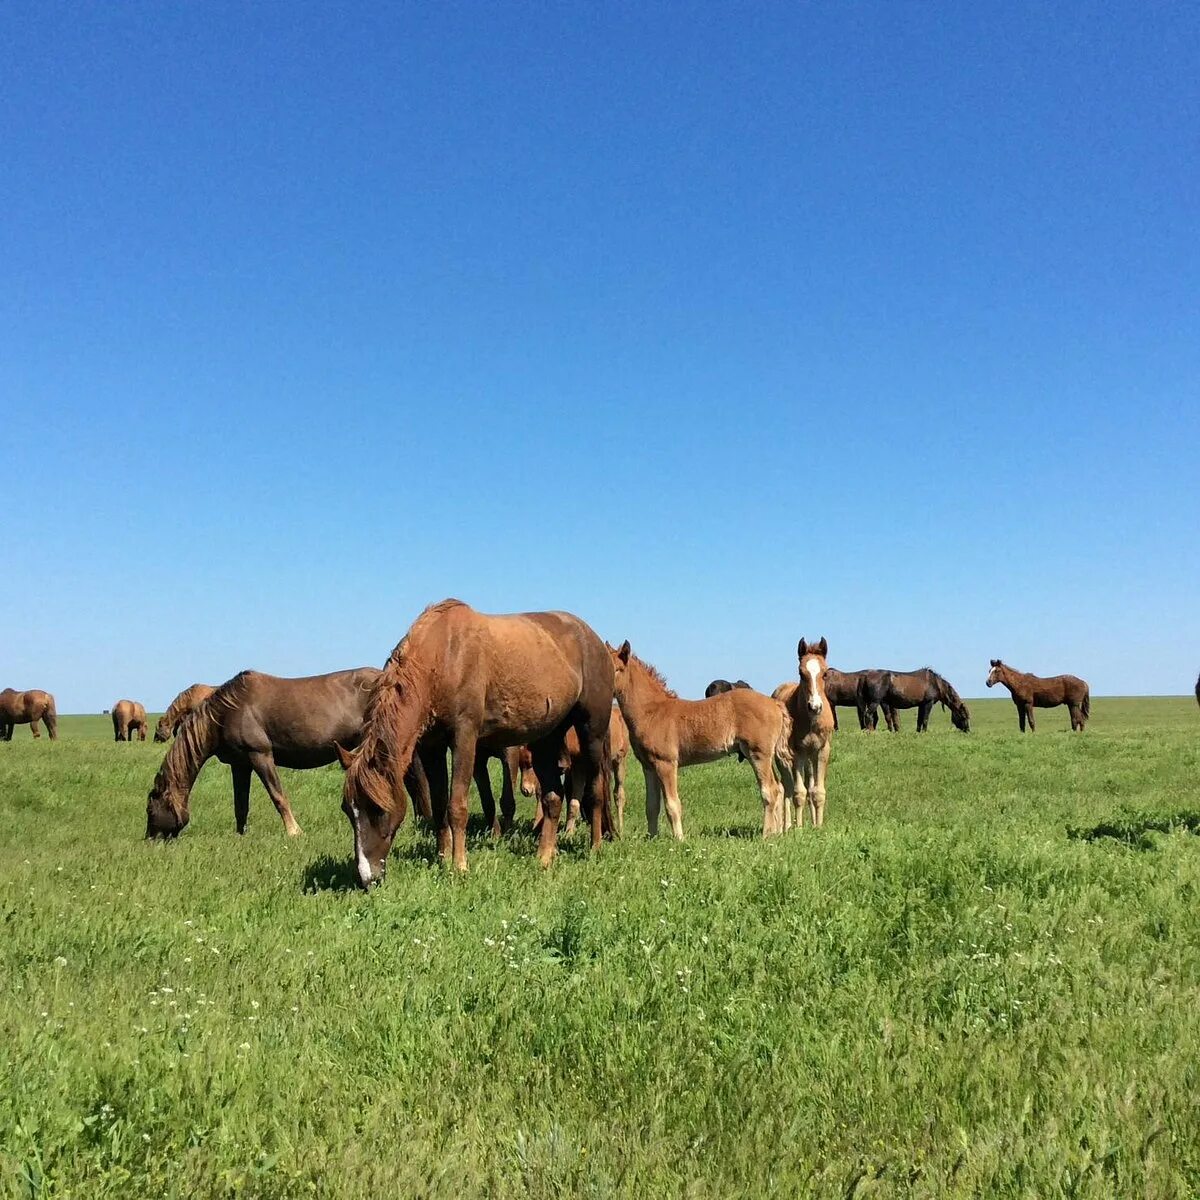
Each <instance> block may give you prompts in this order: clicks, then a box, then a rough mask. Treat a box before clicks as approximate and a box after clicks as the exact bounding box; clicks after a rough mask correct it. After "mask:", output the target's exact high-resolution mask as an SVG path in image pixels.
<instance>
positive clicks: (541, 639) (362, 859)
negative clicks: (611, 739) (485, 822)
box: [339, 600, 613, 887]
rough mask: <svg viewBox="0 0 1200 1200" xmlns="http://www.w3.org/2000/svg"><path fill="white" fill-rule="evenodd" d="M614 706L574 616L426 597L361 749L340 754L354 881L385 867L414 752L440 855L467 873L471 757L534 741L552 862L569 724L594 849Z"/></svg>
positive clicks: (602, 826) (608, 678) (385, 681)
mask: <svg viewBox="0 0 1200 1200" xmlns="http://www.w3.org/2000/svg"><path fill="white" fill-rule="evenodd" d="M612 702H613V667H612V661H611V659H610V657H609V654H608V651H607V650H606V649H605V647H604V643H603V642H602V641H601V640H600V639H599V638H598V637H597V636H596V634H595V633H594V632H593V631H592V630H591V629H590V628H589V627H588V626H587V625H585V624H584V623H583V622H582V621H581V620H580V619H579V618H578V617H575V616H572V615H571V614H570V613H563V612H532V613H518V614H513V615H506V616H488V615H485V614H484V613H478V612H476V611H475V610H474V609H472V608H471V607H470V606H469V605H466V604H464V603H463V602H462V601H461V600H443V601H441V602H440V603H439V604H433V605H430V607H428V608H427V609H425V611H424V612H422V613H421V615H420V616H419V617H417V619H416V620H415V621H414V622H413V624H412V628H411V629H409V631H408V633H407V634H405V636H404V638H403V639H402V640H401V642H400V643H399V645H397V646H396V648H395V649H394V650H393V651H392V653H391V656H390V657H389V658H388V661H387V665H386V666H385V667H384V669H383V674H382V675H381V676H380V678H379V680H378V681H377V682H376V684H375V687H374V689H373V690H372V692H371V698H370V701H369V703H368V705H367V712H366V719H365V723H364V728H363V737H362V744H361V745H360V747H359V749H358V750H357V751H356V752H355V753H350V752H348V751H346V750H344V749H342V750H340V752H339V757H340V758H341V760H342V765H343V766H344V767H345V768H346V781H345V787H344V790H343V797H342V808H343V810H344V811H345V813H346V816H347V817H348V818H349V821H350V827H351V829H353V831H354V858H355V865H356V867H357V870H358V878H359V882H360V883H361V884H362V886H363V887H369V886H370V884H372V883H373V882H376V881H377V880H379V879H381V878H382V877H383V874H384V871H385V870H386V866H387V856H388V851H389V850H390V849H391V845H392V841H393V839H394V838H395V836H396V830H397V829H399V827H400V822H401V821H402V820H403V819H404V802H403V789H402V787H401V780H402V778H403V776H404V773H405V772H406V771H407V770H408V769H409V767H410V765H411V764H412V761H413V755H414V753H416V754H417V755H418V756H419V758H420V761H421V765H422V766H423V767H424V771H425V776H426V778H427V779H428V781H429V791H430V797H431V801H432V810H433V821H434V825H435V826H436V828H437V838H438V853H439V854H440V855H441V857H442V858H443V860H444V859H447V858H450V857H453V861H454V865H455V866H456V867H457V868H458V869H459V870H466V867H467V837H466V835H467V789H468V786H469V785H470V782H471V775H472V772H473V770H474V764H475V760H476V758H477V757H478V755H479V754H480V753H484V752H486V753H493V754H494V753H495V752H496V751H498V750H504V749H505V748H507V747H509V746H521V745H527V746H529V748H530V750H531V751H532V753H533V767H534V770H535V771H536V772H537V777H538V783H539V784H540V785H541V788H542V810H543V813H544V814H545V819H544V820H543V822H542V831H541V838H540V845H539V849H538V857H539V858H540V859H541V861H542V863H543V864H544V865H549V863H550V862H551V861H552V860H553V858H554V855H555V852H556V849H557V843H558V823H559V818H560V816H561V814H562V800H563V797H562V791H563V784H562V776H561V771H560V769H559V765H558V764H559V760H560V758H561V756H562V752H563V742H564V740H565V737H566V732H567V730H568V729H570V728H572V727H573V728H574V729H575V731H576V733H577V734H578V736H579V744H580V748H581V757H582V759H583V765H584V771H585V775H586V789H585V790H586V795H587V800H588V804H589V811H590V812H591V815H592V845H593V847H595V846H598V845H599V844H600V839H601V836H602V835H603V834H605V833H609V834H611V830H612V816H611V813H610V811H609V800H608V796H609V789H608V779H607V771H606V770H605V761H604V753H605V752H604V742H605V738H606V735H607V733H608V722H609V713H610V712H611V710H612ZM447 749H448V750H449V751H450V755H451V758H452V762H453V768H452V775H451V777H450V778H447V774H446V751H447Z"/></svg>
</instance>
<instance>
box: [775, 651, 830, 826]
mask: <svg viewBox="0 0 1200 1200" xmlns="http://www.w3.org/2000/svg"><path fill="white" fill-rule="evenodd" d="M828 653H829V644H828V642H826V640H825V639H824V638H822V639H821V640H820V641H819V642H813V643H810V642H807V641H805V639H804V638H801V639H800V643H799V645H798V646H797V647H796V654H797V657H798V660H799V666H800V682H799V683H794V682H789V683H781V684H780V685H779V686H778V687H777V688H776V689H775V690H774V691H773V692H772V693H771V695H772V696H774V697H775V699H776V700H778V701H779V702H780V703H781V704H782V705H783V706H784V707H785V708H786V709H787V712H788V716H789V717H790V718H791V734H790V739H789V744H790V747H791V761H790V762H789V761H787V760H786V759H779V760H778V761H777V762H776V764H775V765H776V766H777V767H778V769H779V773H780V775H781V776H782V778H783V790H784V809H783V828H784V829H785V830H788V829H791V827H792V807H793V806H794V807H795V810H796V828H797V829H802V828H803V827H804V805H805V801H806V800H807V802H808V811H809V814H810V815H811V817H812V823H813V826H814V828H815V827H818V826H821V825H824V824H825V773H826V771H827V770H828V767H829V743H830V739H831V738H832V737H833V706H832V705H831V704H830V703H829V697H828V695H827V694H826V691H825V675H826V672H828V670H829V664H828V663H827V662H826V661H825V659H826V656H827V655H828ZM797 783H802V784H803V785H804V786H803V790H801V789H800V788H799V787H797V786H796V785H797ZM789 801H790V803H789Z"/></svg>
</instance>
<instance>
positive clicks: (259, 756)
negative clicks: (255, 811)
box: [246, 750, 303, 837]
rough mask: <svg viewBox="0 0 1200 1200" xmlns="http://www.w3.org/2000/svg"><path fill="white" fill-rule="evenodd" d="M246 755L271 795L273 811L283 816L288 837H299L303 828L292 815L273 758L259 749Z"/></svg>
mask: <svg viewBox="0 0 1200 1200" xmlns="http://www.w3.org/2000/svg"><path fill="white" fill-rule="evenodd" d="M246 757H247V758H248V759H249V760H250V765H251V766H252V767H253V768H254V773H255V775H257V776H258V777H259V779H261V780H262V785H263V787H265V788H266V789H267V795H268V796H270V797H271V803H272V804H274V805H275V811H276V812H277V813H278V814H279V815H280V816H281V817H282V818H283V828H284V829H285V830H286V831H287V835H288V837H299V836H300V834H301V833H302V832H303V830H302V829H301V828H300V826H299V825H298V824H297V823H296V818H295V817H294V816H292V806H291V805H290V804H289V803H288V798H287V793H286V792H285V791H284V790H283V784H282V783H280V782H279V772H278V771H276V770H275V760H274V759H273V758H272V757H271V755H270V754H269V753H263V751H261V750H255V751H254V752H253V753H251V754H248V755H247V756H246Z"/></svg>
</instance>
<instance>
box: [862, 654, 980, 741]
mask: <svg viewBox="0 0 1200 1200" xmlns="http://www.w3.org/2000/svg"><path fill="white" fill-rule="evenodd" d="M858 701H859V710H858V714H859V715H858V719H859V723H860V724H862V725H863V728H864V729H865V728H867V727H870V728H871V729H874V728H876V727H877V726H878V724H879V709H880V708H882V709H883V715H884V719H885V720H886V721H887V727H888V728H889V729H890V730H891V731H892V732H893V733H898V732H899V731H900V721H899V718H898V717H897V716H896V709H898V708H915V709H916V710H917V732H918V733H924V732H925V731H926V730H927V729H928V728H929V714H930V713H931V712H932V711H933V706H934V705H935V704H941V706H942V707H943V708H948V709H949V710H950V720H951V721H952V722H953V724H954V728H955V729H957V730H959V731H960V732H962V733H970V732H971V712H970V710H969V709H968V708H967V706H966V704H965V703H964V702H963V698H962V697H961V696H960V695H959V694H958V693H957V692H956V691H955V690H954V688H952V687H951V686H950V684H949V683H948V682H947V680H946V679H944V678H943V677H942V676H941V675H939V674H938V673H937V672H936V671H935V670H934V669H933V668H932V667H922V668H921V670H919V671H864V672H863V673H862V678H861V679H860V680H859V685H858Z"/></svg>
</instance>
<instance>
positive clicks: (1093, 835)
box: [0, 698, 1200, 1198]
mask: <svg viewBox="0 0 1200 1200" xmlns="http://www.w3.org/2000/svg"><path fill="white" fill-rule="evenodd" d="M972 710H973V714H974V723H975V726H976V730H975V732H973V733H972V734H971V735H969V736H962V735H959V734H956V733H955V732H954V731H953V730H952V729H951V728H950V724H949V720H948V717H947V716H946V714H945V713H943V712H941V711H940V710H939V711H938V712H937V713H936V715H935V717H934V728H933V730H932V731H931V732H930V733H929V734H928V735H925V736H923V737H918V736H917V735H915V734H914V733H913V723H914V715H913V713H912V712H908V713H905V714H903V716H902V720H903V721H904V725H905V729H904V732H903V733H902V734H901V735H899V736H890V735H887V734H884V733H879V734H876V735H874V736H867V735H863V734H860V733H859V732H858V731H857V729H854V730H846V729H843V731H842V732H841V733H840V734H839V735H837V739H836V742H835V748H834V758H833V762H832V765H831V767H830V774H829V807H828V813H827V824H826V827H825V828H824V829H822V830H820V831H813V830H811V829H805V830H804V831H803V832H801V833H799V834H796V833H793V834H791V835H790V836H787V837H784V838H780V839H777V840H774V841H772V842H770V843H766V844H764V843H763V842H762V841H761V840H760V839H759V837H758V830H759V825H760V810H759V803H758V800H757V796H756V792H755V788H754V782H753V777H752V775H751V772H750V770H749V767H748V766H746V765H743V764H739V763H738V762H737V761H736V760H727V761H725V762H723V763H720V764H716V765H713V766H711V767H703V768H694V769H691V770H689V771H686V772H684V774H683V776H682V793H683V801H684V821H685V825H686V828H687V831H688V835H689V837H688V841H687V842H686V843H684V844H682V845H676V844H674V843H672V842H670V841H668V840H666V839H662V838H660V839H659V840H658V841H657V842H655V843H648V842H647V841H646V840H645V838H644V830H645V817H644V813H643V812H642V798H643V788H642V781H641V772H640V769H639V768H638V767H637V765H636V763H631V770H630V773H629V805H628V809H627V813H626V836H625V838H624V839H623V840H622V841H620V842H619V843H616V844H614V845H612V846H606V847H605V848H604V849H603V850H602V851H601V852H600V853H599V854H598V855H596V856H591V855H589V854H588V853H587V852H586V850H585V845H584V839H583V837H582V835H581V836H580V837H579V838H578V839H577V840H576V841H575V842H573V843H571V844H567V845H564V847H563V852H562V854H561V855H560V858H559V861H558V862H557V864H556V865H555V866H554V867H553V868H552V869H551V870H550V871H548V872H543V871H541V870H540V869H539V868H538V867H537V865H536V863H535V861H534V859H533V842H532V839H531V838H530V837H529V835H528V834H527V833H525V832H522V833H520V834H518V835H515V836H513V837H512V838H511V839H508V840H506V841H503V842H501V843H499V844H495V845H493V844H491V843H490V841H489V840H488V839H487V838H486V837H485V836H484V835H483V833H482V830H481V829H479V827H478V826H476V829H477V834H476V836H475V838H474V840H473V843H472V847H471V870H470V873H469V874H468V875H467V876H466V877H463V878H459V877H455V876H453V875H452V874H451V873H449V872H447V871H444V870H442V869H441V868H439V867H438V866H437V865H435V863H434V861H433V840H432V837H431V835H430V834H428V833H427V832H425V831H423V830H419V829H416V828H414V827H413V825H412V824H411V822H410V823H409V824H407V825H406V826H405V828H404V829H403V830H402V831H401V834H400V836H399V837H398V838H397V840H396V846H395V849H394V851H393V855H392V861H391V865H390V870H389V876H388V879H387V881H386V882H385V883H384V884H383V886H382V887H380V888H378V889H376V890H375V891H374V892H373V893H372V894H370V895H363V894H360V893H359V892H358V891H356V890H354V889H353V887H352V886H351V873H350V869H349V857H350V853H351V839H350V833H349V827H348V825H347V823H346V821H345V818H344V817H343V816H342V814H341V812H340V810H339V807H338V805H339V803H340V788H341V780H340V772H339V771H338V770H337V769H336V768H330V769H326V770H320V771H313V772H304V773H300V772H284V773H283V775H284V784H285V787H287V788H288V790H289V794H290V795H291V797H292V800H293V805H294V808H295V811H296V816H297V818H298V820H299V821H300V823H301V824H302V825H303V827H304V829H305V836H304V837H303V838H301V839H299V840H297V841H295V842H289V841H287V840H286V839H285V838H284V835H283V831H282V825H281V822H280V821H279V818H278V817H277V815H276V814H275V811H274V809H273V808H272V807H271V805H270V802H269V801H268V800H267V798H266V796H265V794H264V793H263V791H262V789H261V787H260V785H259V784H258V782H257V781H256V782H255V784H254V791H253V795H252V800H251V813H250V827H249V830H248V832H247V834H246V836H245V837H244V838H240V839H239V838H238V837H237V836H236V835H235V834H234V832H233V815H232V800H231V791H230V784H229V772H228V769H227V768H225V767H222V766H221V765H220V764H218V763H215V762H214V763H210V764H209V766H208V767H207V768H206V769H205V771H204V773H203V775H202V776H201V778H200V781H199V783H198V785H197V788H196V791H195V793H194V795H193V803H192V814H193V817H192V824H191V826H190V827H189V829H188V830H187V832H186V833H185V834H184V835H183V836H182V837H181V838H180V839H179V840H178V841H177V842H176V843H174V844H171V845H149V844H146V843H144V842H143V840H142V834H143V832H144V828H145V796H146V792H147V789H148V787H149V785H150V781H151V779H152V777H153V774H154V772H155V770H156V768H157V765H158V762H159V760H160V758H161V755H162V752H163V748H162V747H160V746H155V745H154V744H153V743H151V742H146V743H145V744H139V743H134V744H132V745H115V744H114V743H113V742H112V741H111V740H110V739H111V726H110V725H109V724H108V719H107V718H104V717H87V718H85V717H79V718H70V717H69V718H64V719H63V720H62V722H61V734H60V740H59V741H58V742H57V743H56V744H53V743H50V742H49V741H48V740H46V739H45V738H43V739H42V740H41V741H39V742H35V741H33V740H32V739H31V738H30V736H29V731H28V727H18V729H17V732H16V735H15V737H14V740H13V742H12V743H10V744H0V925H2V933H0V1195H14V1196H29V1197H68V1196H71V1197H88V1198H95V1197H130V1196H172V1197H174V1196H179V1197H195V1196H205V1197H208V1196H231V1197H232V1196H253V1197H292V1196H318V1197H330V1198H333V1197H339V1198H340V1197H364V1198H365V1197H368V1196H371V1197H373V1196H376V1195H380V1194H389V1195H397V1196H411V1197H416V1196H431V1197H432V1196H439V1197H440V1196H462V1195H488V1196H496V1197H508V1196H531V1197H539V1198H540V1197H545V1198H550V1197H566V1196H572V1197H574V1196H595V1197H602V1196H637V1197H657V1196H664V1197H667V1196H669V1197H695V1198H699V1197H724V1196H744V1195H767V1194H775V1195H781V1196H803V1195H814V1196H836V1197H855V1196H860V1197H861V1196H867V1195H870V1196H875V1197H885V1196H1005V1197H1008V1196H1011V1197H1039V1198H1044V1197H1054V1196H1078V1197H1088V1196H1091V1197H1110V1196H1114V1195H1125V1196H1154V1197H1174V1196H1178V1197H1184V1196H1192V1195H1195V1194H1197V1193H1200V919H1198V916H1197V903H1198V900H1200V839H1198V838H1197V837H1196V836H1195V834H1194V833H1192V832H1190V830H1191V829H1192V828H1200V794H1198V792H1200V712H1198V711H1197V708H1196V704H1195V701H1194V700H1192V699H1190V698H1188V699H1184V698H1178V699H1138V700H1116V699H1109V700H1106V699H1100V700H1096V701H1094V702H1093V712H1092V721H1091V725H1090V727H1089V729H1088V731H1087V732H1086V733H1085V734H1084V735H1082V736H1073V735H1072V734H1070V733H1069V732H1068V729H1069V725H1068V718H1067V712H1066V709H1057V710H1053V711H1046V712H1039V714H1038V721H1039V727H1038V732H1037V733H1036V734H1035V735H1032V736H1026V737H1024V738H1022V737H1021V736H1020V735H1019V734H1018V732H1017V728H1016V716H1015V711H1014V709H1013V707H1012V705H1011V704H1010V703H1009V702H1008V701H1007V699H1005V700H989V701H977V702H974V703H973V704H972ZM843 715H844V716H845V717H847V718H850V719H851V723H853V721H852V715H851V714H850V713H849V712H848V711H845V712H844V713H843ZM530 803H531V802H529V801H521V802H520V806H519V809H518V813H519V816H520V817H521V818H522V819H523V825H522V829H524V828H525V826H527V823H528V818H529V815H530ZM476 811H477V809H476Z"/></svg>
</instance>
